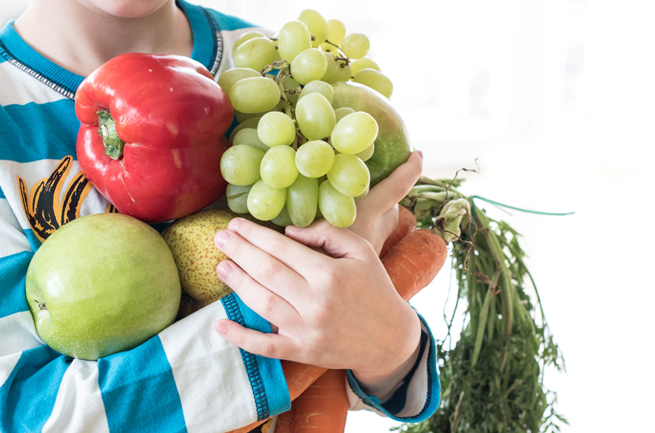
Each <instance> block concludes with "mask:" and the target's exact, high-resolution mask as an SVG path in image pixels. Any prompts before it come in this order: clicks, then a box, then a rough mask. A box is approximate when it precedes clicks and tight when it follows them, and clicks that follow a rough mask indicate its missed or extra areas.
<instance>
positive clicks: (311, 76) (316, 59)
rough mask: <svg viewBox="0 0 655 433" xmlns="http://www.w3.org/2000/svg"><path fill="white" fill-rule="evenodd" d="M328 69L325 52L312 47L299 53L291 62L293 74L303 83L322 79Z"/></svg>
mask: <svg viewBox="0 0 655 433" xmlns="http://www.w3.org/2000/svg"><path fill="white" fill-rule="evenodd" d="M325 71H327V59H326V58H325V53H323V52H322V51H321V50H318V49H316V48H310V49H308V50H305V51H303V52H302V53H300V54H298V55H297V56H296V58H295V59H293V62H291V75H292V76H293V78H294V79H295V80H296V81H297V82H299V83H300V84H302V85H305V84H307V83H309V82H310V81H313V80H320V79H321V78H323V75H325Z"/></svg>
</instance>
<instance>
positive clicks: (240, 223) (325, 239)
mask: <svg viewBox="0 0 655 433" xmlns="http://www.w3.org/2000/svg"><path fill="white" fill-rule="evenodd" d="M287 236H288V237H286V236H283V235H282V234H279V233H277V232H275V231H273V230H269V229H267V228H264V227H261V226H259V225H257V224H254V223H252V222H250V221H248V220H245V219H242V218H235V219H233V220H232V221H230V224H229V226H228V230H223V231H221V232H219V233H218V234H217V235H216V238H215V241H216V245H217V246H218V247H219V248H220V249H221V250H222V251H223V252H224V253H225V254H227V255H228V256H230V258H231V259H232V261H229V260H226V261H223V262H221V263H220V264H219V265H218V268H217V273H218V275H219V277H220V278H221V280H223V281H224V282H225V283H226V284H227V285H229V286H230V287H231V288H232V289H233V290H234V291H235V292H236V293H237V294H238V295H239V297H240V298H241V299H242V300H243V302H245V303H246V304H247V305H248V306H249V307H250V308H252V309H253V310H254V311H255V312H256V313H258V314H259V315H260V316H262V317H263V318H264V319H266V320H268V321H269V322H271V323H272V324H274V325H276V326H277V327H278V328H279V333H278V334H264V333H261V332H258V331H254V330H250V329H246V328H244V327H242V326H240V325H239V324H237V323H234V322H232V321H230V320H219V321H218V322H217V323H216V330H217V331H218V332H219V333H220V334H221V335H223V336H224V337H225V338H226V339H227V340H229V341H230V342H232V343H234V344H236V345H237V346H239V347H241V348H243V349H245V350H247V351H249V352H251V353H254V354H258V355H263V356H266V357H271V358H279V359H287V360H292V361H296V362H302V363H305V364H312V365H316V366H320V367H326V368H335V369H352V370H353V373H354V374H355V375H356V376H357V378H358V379H359V380H360V381H362V382H364V383H368V384H373V383H376V382H379V381H384V380H385V378H388V377H389V376H391V375H394V374H397V372H398V371H399V370H400V369H401V368H405V367H406V365H407V363H408V361H409V360H410V357H411V356H412V355H413V354H414V353H415V350H416V348H417V347H418V342H419V338H420V323H419V320H418V316H417V315H416V313H415V312H414V311H413V310H412V308H411V307H410V306H409V305H408V304H407V303H406V302H405V301H403V300H402V298H401V297H400V296H399V295H398V294H397V293H396V290H395V289H394V287H393V285H392V284H391V281H390V280H389V277H388V276H387V273H386V271H385V269H384V267H383V266H382V263H381V262H380V260H379V259H378V257H377V254H376V252H375V251H374V250H373V248H371V245H370V244H369V243H368V242H367V241H365V240H364V239H362V238H361V237H360V236H358V235H356V234H354V233H353V232H351V231H350V230H348V229H339V228H336V227H333V226H329V225H327V226H323V225H321V226H313V227H308V228H305V229H302V228H298V227H288V228H287ZM303 244H304V245H303ZM308 247H312V248H317V249H322V250H323V251H325V252H326V253H327V254H328V255H325V254H322V253H320V252H317V251H315V250H313V249H312V248H308Z"/></svg>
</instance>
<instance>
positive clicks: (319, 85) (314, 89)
mask: <svg viewBox="0 0 655 433" xmlns="http://www.w3.org/2000/svg"><path fill="white" fill-rule="evenodd" d="M310 93H320V94H321V95H323V96H325V98H326V99H327V100H328V102H329V103H330V104H331V103H332V101H333V100H334V89H333V88H332V86H330V85H329V84H328V83H326V82H325V81H319V80H314V81H310V82H309V83H307V84H306V85H305V87H304V88H303V89H302V92H300V98H302V97H303V96H307V95H309V94H310Z"/></svg>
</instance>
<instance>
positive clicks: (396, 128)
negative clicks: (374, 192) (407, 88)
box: [332, 81, 411, 186]
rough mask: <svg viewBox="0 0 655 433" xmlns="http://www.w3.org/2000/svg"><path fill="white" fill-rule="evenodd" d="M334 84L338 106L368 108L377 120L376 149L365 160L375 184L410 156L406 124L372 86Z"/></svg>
mask: <svg viewBox="0 0 655 433" xmlns="http://www.w3.org/2000/svg"><path fill="white" fill-rule="evenodd" d="M332 87H333V88H334V100H333V101H332V106H333V107H334V108H335V109H336V108H341V107H350V108H352V109H354V110H355V111H365V112H367V113H368V114H370V115H371V116H373V118H374V119H375V120H376V121H377V122H378V127H379V132H378V138H377V139H376V140H375V152H374V153H373V156H372V157H371V158H370V159H369V160H367V161H366V165H367V166H368V169H369V171H370V172H371V186H375V185H376V184H377V183H378V182H380V181H381V180H382V179H384V178H386V177H387V176H389V175H390V174H391V172H392V171H394V170H395V169H396V167H398V166H399V165H400V164H402V163H404V162H405V161H407V158H409V154H410V152H411V148H410V145H409V135H408V133H407V128H406V127H405V123H404V122H403V119H402V118H401V117H400V114H398V112H397V111H396V110H395V109H394V108H393V106H392V105H391V103H390V102H389V100H388V99H387V98H385V97H384V96H382V95H381V94H380V93H378V92H376V91H375V90H373V89H371V88H369V87H366V86H364V85H362V84H358V83H352V82H346V81H340V82H337V83H334V84H332Z"/></svg>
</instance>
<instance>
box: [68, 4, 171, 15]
mask: <svg viewBox="0 0 655 433" xmlns="http://www.w3.org/2000/svg"><path fill="white" fill-rule="evenodd" d="M168 1H173V0H80V2H81V3H85V4H86V5H87V6H89V7H91V8H93V9H95V10H97V11H99V12H103V13H105V14H107V15H111V16H114V17H118V18H143V17H147V16H148V15H150V14H152V13H154V12H156V11H157V10H158V9H159V8H161V7H162V6H163V5H164V4H166V3H167V2H168Z"/></svg>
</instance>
